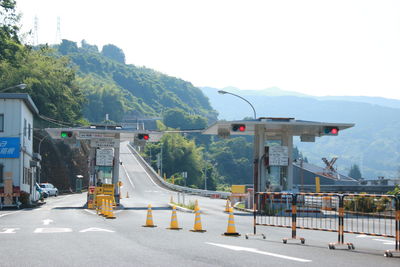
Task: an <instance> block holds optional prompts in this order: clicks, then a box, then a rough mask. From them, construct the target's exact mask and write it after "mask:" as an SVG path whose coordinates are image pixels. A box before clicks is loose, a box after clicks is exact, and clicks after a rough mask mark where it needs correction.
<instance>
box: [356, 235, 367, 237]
mask: <svg viewBox="0 0 400 267" xmlns="http://www.w3.org/2000/svg"><path fill="white" fill-rule="evenodd" d="M365 237H369V236H367V235H358V236H357V238H365Z"/></svg>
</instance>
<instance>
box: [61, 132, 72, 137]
mask: <svg viewBox="0 0 400 267" xmlns="http://www.w3.org/2000/svg"><path fill="white" fill-rule="evenodd" d="M60 136H61V138H71V137H72V136H73V132H69V131H68V132H61V134H60Z"/></svg>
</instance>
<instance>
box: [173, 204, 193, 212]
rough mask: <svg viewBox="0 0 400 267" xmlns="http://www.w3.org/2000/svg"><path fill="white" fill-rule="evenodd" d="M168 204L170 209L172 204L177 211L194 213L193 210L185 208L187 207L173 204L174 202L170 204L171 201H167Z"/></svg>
mask: <svg viewBox="0 0 400 267" xmlns="http://www.w3.org/2000/svg"><path fill="white" fill-rule="evenodd" d="M168 206H170V207H171V209H172V207H173V206H175V207H176V209H177V210H179V211H183V212H187V213H194V210H190V209H187V208H183V207H180V206H178V205H175V204H172V203H168Z"/></svg>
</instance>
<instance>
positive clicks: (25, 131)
mask: <svg viewBox="0 0 400 267" xmlns="http://www.w3.org/2000/svg"><path fill="white" fill-rule="evenodd" d="M26 126H27V125H26V119H24V136H26Z"/></svg>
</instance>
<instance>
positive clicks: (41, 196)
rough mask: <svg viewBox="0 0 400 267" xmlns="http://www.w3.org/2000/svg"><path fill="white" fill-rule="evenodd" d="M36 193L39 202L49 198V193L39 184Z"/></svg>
mask: <svg viewBox="0 0 400 267" xmlns="http://www.w3.org/2000/svg"><path fill="white" fill-rule="evenodd" d="M36 192H37V194H38V196H37V199H39V200H43V199H44V198H47V197H48V196H49V194H47V191H46V190H44V189H43V188H41V187H40V185H39V184H38V183H36Z"/></svg>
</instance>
